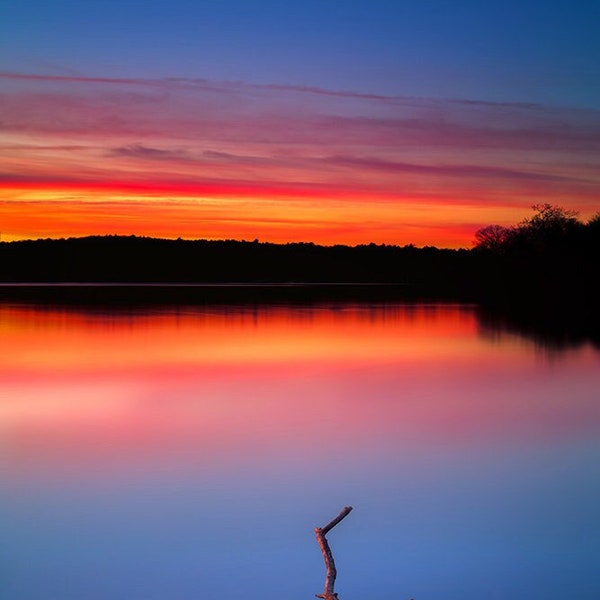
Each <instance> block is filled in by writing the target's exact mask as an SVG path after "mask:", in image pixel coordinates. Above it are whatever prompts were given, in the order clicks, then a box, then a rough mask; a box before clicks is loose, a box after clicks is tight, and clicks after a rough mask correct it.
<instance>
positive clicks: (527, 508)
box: [0, 302, 600, 600]
mask: <svg viewBox="0 0 600 600" xmlns="http://www.w3.org/2000/svg"><path fill="white" fill-rule="evenodd" d="M0 332H1V337H0V340H1V344H2V346H1V350H0V352H1V357H2V360H1V362H0V382H1V383H0V386H1V387H0V469H1V473H2V475H1V485H0V539H1V540H2V542H1V544H0V597H2V598H7V599H8V600H55V599H56V600H70V599H73V600H75V599H77V600H96V599H97V600H109V599H110V600H154V599H161V600H177V599H181V600H184V599H190V600H191V599H202V600H238V599H239V600H242V599H243V600H281V599H282V598H285V600H308V599H310V598H314V594H315V593H321V592H322V591H323V584H324V578H325V567H324V563H323V559H322V556H321V553H320V550H319V547H318V545H317V542H316V540H315V536H314V532H313V529H314V527H315V526H323V525H325V524H326V523H327V522H328V521H330V520H331V519H332V518H333V517H334V516H336V515H337V513H338V512H339V511H340V509H341V508H342V507H343V506H345V505H352V506H353V507H354V511H353V512H352V513H351V514H350V515H349V516H348V517H347V518H346V519H345V520H344V521H342V522H341V523H340V524H339V525H338V526H337V527H335V528H334V529H333V530H332V531H331V532H330V533H329V534H328V536H327V537H328V540H329V542H330V544H331V547H332V550H333V554H334V557H335V560H336V564H337V567H338V578H337V581H336V591H337V592H338V593H339V595H340V600H366V599H377V600H387V599H389V600H392V599H393V600H408V599H409V598H414V599H415V600H442V599H443V600H459V599H460V600H482V599H486V600H490V599H503V600H504V599H505V598H526V599H527V600H559V599H560V600H564V599H565V598H573V599H576V600H598V598H600V569H599V563H600V514H599V509H598V507H599V506H600V351H599V350H598V348H597V347H594V346H593V345H591V344H590V343H587V342H585V341H582V342H581V343H576V344H571V345H567V346H564V347H563V346H561V347H557V346H556V345H552V344H544V343H543V340H540V338H539V337H538V338H534V337H527V336H526V335H524V334H521V333H519V331H518V330H516V329H515V328H508V327H505V326H504V325H503V324H502V323H494V322H491V321H490V320H489V319H484V318H482V316H481V313H480V311H479V310H478V309H477V308H476V307H473V306H466V305H457V304H446V305H444V304H418V303H414V304H383V303H382V304H366V303H361V304H344V303H331V304H327V303H322V304H319V303H314V304H311V305H295V306H289V305H288V306H285V305H279V306H277V305H249V306H229V305H226V304H221V305H214V306H170V307H152V306H146V307H145V308H143V309H142V308H138V309H135V310H134V309H132V308H131V309H128V308H127V307H121V308H118V309H117V308H115V309H110V308H101V307H95V308H94V309H93V310H92V309H81V308H77V307H64V306H63V307H59V306H55V307H53V308H52V307H46V308H44V307H41V306H36V305H33V304H30V305H25V304H15V303H13V304H11V303H6V302H5V303H4V304H0Z"/></svg>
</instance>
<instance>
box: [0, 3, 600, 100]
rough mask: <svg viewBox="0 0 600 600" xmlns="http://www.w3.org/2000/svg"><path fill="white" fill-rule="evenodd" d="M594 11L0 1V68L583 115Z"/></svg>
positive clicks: (533, 6) (590, 93)
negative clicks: (525, 106)
mask: <svg viewBox="0 0 600 600" xmlns="http://www.w3.org/2000/svg"><path fill="white" fill-rule="evenodd" d="M599 7H600V4H598V3H595V2H589V1H586V2H584V1H575V2H566V1H562V0H558V1H556V0H554V1H552V0H551V1H548V2H543V3H542V2H533V1H524V2H523V1H522V2H515V1H510V0H509V1H507V2H479V1H478V2H475V1H471V2H464V1H463V2H450V1H445V0H425V1H420V2H417V1H409V2H402V1H386V0H384V1H377V2H364V1H332V0H322V1H319V2H317V1H313V0H307V1H304V2H281V1H274V0H260V1H255V2H241V1H240V0H222V1H220V2H219V1H211V2H206V1H193V0H172V1H163V0H160V1H156V0H155V1H150V2H130V1H124V2H117V1H114V0H103V1H100V0H83V1H80V2H67V1H65V0H58V1H53V2H47V1H43V0H31V1H23V2H5V3H4V5H3V7H2V9H1V12H0V17H1V22H2V25H0V40H1V41H0V69H2V70H3V71H11V72H13V71H18V72H23V71H24V72H28V73H31V72H35V73H39V72H43V73H49V74H65V73H69V74H78V75H88V76H92V75H102V76H111V77H119V76H124V77H134V76H136V77H169V76H184V77H206V78H209V79H216V80H220V81H222V80H229V81H231V80H233V81H238V80H239V81H246V82H252V83H286V84H295V85H308V86H319V87H326V88H333V89H344V90H353V91H362V92H369V93H379V94H393V95H408V96H433V97H457V98H469V99H478V100H491V101H521V102H539V103H551V104H558V105H577V106H586V107H595V106H598V104H599V103H600V66H599V65H600V36H598V35H597V32H598V23H599V22H600V8H599Z"/></svg>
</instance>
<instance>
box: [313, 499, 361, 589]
mask: <svg viewBox="0 0 600 600" xmlns="http://www.w3.org/2000/svg"><path fill="white" fill-rule="evenodd" d="M351 510H352V507H351V506H345V507H344V508H343V509H342V510H341V512H340V514H339V515H338V516H337V517H336V518H335V519H333V520H332V521H330V522H329V523H327V525H325V527H316V528H315V534H316V536H317V542H318V543H319V547H320V548H321V552H322V553H323V560H324V561H325V568H326V569H327V576H326V577H325V590H324V591H323V593H322V594H315V596H316V597H317V598H322V599H323V600H337V597H338V596H337V594H336V593H335V592H334V591H333V586H334V585H335V578H336V575H337V571H336V569H335V562H334V560H333V554H332V553H331V548H330V547H329V544H328V543H327V539H326V538H325V535H326V534H327V533H328V532H329V531H331V530H332V529H333V528H334V527H335V526H336V525H337V524H338V523H339V522H340V521H341V520H342V519H343V518H345V517H346V516H348V514H349V513H350V511H351Z"/></svg>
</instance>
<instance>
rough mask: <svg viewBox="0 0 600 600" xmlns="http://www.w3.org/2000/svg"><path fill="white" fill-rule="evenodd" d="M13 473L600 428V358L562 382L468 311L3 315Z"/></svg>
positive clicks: (238, 460)
mask: <svg viewBox="0 0 600 600" xmlns="http://www.w3.org/2000/svg"><path fill="white" fill-rule="evenodd" d="M0 331H1V334H2V338H3V360H2V364H1V365H0V377H1V379H2V382H3V390H4V391H3V395H2V398H1V399H0V436H1V437H2V438H3V439H4V440H6V441H7V444H8V449H9V452H8V454H7V455H6V457H5V460H7V463H8V464H7V467H8V468H9V469H10V470H11V471H13V472H14V473H15V474H16V473H18V472H21V473H25V472H27V471H28V470H30V469H35V470H38V469H49V468H51V469H56V468H65V467H68V468H79V467H83V468H86V465H87V466H88V467H89V465H90V464H94V465H96V466H98V465H100V466H103V467H106V468H111V469H112V468H117V467H118V466H119V465H123V464H130V463H131V461H134V462H137V463H140V462H141V464H145V465H156V464H157V463H159V462H161V461H165V460H167V461H169V460H172V459H173V457H174V456H176V457H178V458H177V460H184V461H187V462H190V463H192V464H194V465H196V466H198V465H202V466H203V468H208V466H212V467H214V468H216V467H217V466H219V465H220V466H222V465H223V464H230V465H238V467H239V466H240V465H242V464H246V463H247V462H248V461H251V462H252V461H257V460H262V461H265V460H267V462H271V463H278V461H285V460H288V461H292V462H293V463H294V464H297V465H299V468H302V465H309V464H313V463H314V462H315V461H317V462H319V457H321V456H322V455H323V454H324V453H327V454H329V455H331V454H332V453H333V455H334V456H341V454H345V455H346V456H357V457H360V456H363V457H364V456H366V455H368V454H369V453H370V452H373V451H377V450H378V449H381V448H384V447H385V448H388V451H391V452H395V453H402V452H403V449H406V447H408V446H411V445H414V444H422V443H425V444H427V443H431V442H432V441H433V442H435V443H439V441H440V440H446V442H444V443H448V444H457V443H464V441H465V440H468V439H470V438H473V437H481V436H484V437H485V436H490V435H492V436H493V435H498V434H499V432H500V434H501V435H505V436H506V435H508V436H517V437H519V436H532V435H557V434H561V433H564V432H567V433H568V432H572V431H578V430H579V429H581V428H592V429H593V428H595V429H599V428H600V414H598V410H597V402H596V401H595V396H594V389H595V386H596V384H597V383H598V376H597V375H596V373H598V369H597V367H598V364H599V361H598V356H597V354H594V353H592V352H591V351H589V352H588V351H584V352H583V353H580V354H578V355H577V356H576V357H575V358H574V359H573V360H572V361H568V360H567V361H566V362H565V363H564V365H563V367H562V370H558V371H555V370H553V369H551V368H550V367H549V366H548V365H547V364H545V363H540V361H539V359H538V358H536V355H535V353H534V352H532V348H531V346H530V345H528V344H526V343H523V342H522V341H520V340H518V339H516V338H507V339H505V340H504V342H503V343H502V344H498V343H492V342H490V341H486V340H485V339H483V338H481V337H480V336H478V335H477V320H476V317H475V314H474V312H473V311H472V310H471V309H469V308H468V307H467V308H465V307H458V306H435V305H433V306H423V305H415V306H410V305H409V306H391V307H374V306H370V307H369V306H363V307H359V306H344V307H343V308H341V307H337V308H335V307H326V306H323V307H313V308H295V309H292V308H269V307H265V308H259V309H251V308H244V309H231V308H230V309H217V308H215V309H202V310H201V309H192V308H189V309H181V308H180V309H177V310H165V311H162V312H153V313H146V314H135V313H131V314H123V313H121V314H115V313H112V314H99V313H97V314H94V313H89V312H87V313H86V312H76V311H69V310H62V311H61V310H39V309H35V308H21V307H6V306H4V307H1V308H0Z"/></svg>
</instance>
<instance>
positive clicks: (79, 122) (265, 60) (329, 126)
mask: <svg viewBox="0 0 600 600" xmlns="http://www.w3.org/2000/svg"><path fill="white" fill-rule="evenodd" d="M599 22H600V5H599V4H598V3H594V2H589V1H587V0H586V1H583V0H575V1H573V0H572V1H570V2H567V1H563V0H548V1H547V2H544V3H540V2H538V1H534V0H522V1H516V0H506V1H504V2H494V1H491V2H480V1H472V2H471V1H455V2H450V1H446V0H420V1H419V2H417V1H416V0H415V1H401V0H394V1H387V0H379V1H370V2H369V1H363V0H357V1H352V0H346V1H334V0H320V1H313V0H305V1H304V2H296V1H289V2H281V1H275V0H257V1H252V2H251V1H246V2H243V1H241V0H221V1H216V0H215V1H202V0H170V1H169V2H167V1H166V0H165V1H163V0H147V1H146V2H131V1H129V0H121V1H119V2H117V1H114V0H102V1H100V0H98V1H96V0H79V1H78V2H73V1H67V0H55V1H53V2H47V1H46V0H23V1H20V2H10V1H8V0H7V1H4V2H1V3H0V233H1V239H2V240H18V239H29V238H34V239H35V238H45V237H70V236H83V235H91V234H96V235H98V234H99V235H104V234H125V235H131V234H133V235H150V236H156V237H167V238H177V237H183V238H191V239H195V238H203V239H250V240H253V239H260V240H261V241H271V242H282V243H285V242H293V241H307V242H308V241H312V242H315V243H321V244H337V243H342V244H351V245H354V244H362V243H371V242H374V243H386V244H398V245H405V244H410V243H413V244H415V245H417V246H424V245H436V246H439V247H452V248H456V247H470V246H471V245H472V242H473V238H474V233H475V231H476V230H477V229H478V228H479V227H482V226H485V225H488V224H492V223H497V224H502V225H511V224H514V223H517V222H518V221H520V220H521V219H523V218H525V217H527V216H529V215H530V214H531V206H532V205H533V204H536V203H540V202H549V203H551V204H556V205H559V206H563V207H565V208H568V209H573V210H576V211H579V214H580V216H581V218H582V219H584V220H585V219H587V218H589V217H591V216H592V215H594V214H595V213H597V212H599V211H600V36H598V35H597V27H598V23H599Z"/></svg>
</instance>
